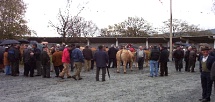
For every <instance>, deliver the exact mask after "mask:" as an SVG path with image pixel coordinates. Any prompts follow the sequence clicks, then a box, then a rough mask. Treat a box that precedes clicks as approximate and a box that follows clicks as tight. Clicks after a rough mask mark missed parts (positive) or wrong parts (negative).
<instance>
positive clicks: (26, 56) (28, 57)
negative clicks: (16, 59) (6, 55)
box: [23, 46, 36, 77]
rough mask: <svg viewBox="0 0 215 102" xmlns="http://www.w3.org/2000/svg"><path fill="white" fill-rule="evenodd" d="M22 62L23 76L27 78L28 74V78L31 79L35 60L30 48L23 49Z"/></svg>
mask: <svg viewBox="0 0 215 102" xmlns="http://www.w3.org/2000/svg"><path fill="white" fill-rule="evenodd" d="M23 61H24V76H28V75H29V72H30V77H33V76H34V66H35V64H36V58H35V56H34V51H33V49H32V48H31V47H30V46H28V48H26V49H24V52H23Z"/></svg>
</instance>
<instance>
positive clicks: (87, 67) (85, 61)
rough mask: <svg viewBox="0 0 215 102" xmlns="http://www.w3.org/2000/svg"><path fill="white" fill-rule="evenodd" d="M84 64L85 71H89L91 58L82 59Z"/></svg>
mask: <svg viewBox="0 0 215 102" xmlns="http://www.w3.org/2000/svg"><path fill="white" fill-rule="evenodd" d="M84 64H85V71H90V68H91V60H86V59H85V60H84Z"/></svg>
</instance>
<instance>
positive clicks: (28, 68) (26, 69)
mask: <svg viewBox="0 0 215 102" xmlns="http://www.w3.org/2000/svg"><path fill="white" fill-rule="evenodd" d="M24 65H25V67H24V75H25V76H28V74H29V72H30V76H31V77H33V76H34V65H33V63H24Z"/></svg>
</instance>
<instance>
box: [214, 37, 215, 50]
mask: <svg viewBox="0 0 215 102" xmlns="http://www.w3.org/2000/svg"><path fill="white" fill-rule="evenodd" d="M214 49H215V39H214Z"/></svg>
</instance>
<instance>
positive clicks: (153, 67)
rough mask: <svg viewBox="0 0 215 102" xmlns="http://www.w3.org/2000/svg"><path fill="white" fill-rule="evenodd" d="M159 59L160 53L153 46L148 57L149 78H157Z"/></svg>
mask: <svg viewBox="0 0 215 102" xmlns="http://www.w3.org/2000/svg"><path fill="white" fill-rule="evenodd" d="M159 57H160V51H159V50H158V48H157V46H153V48H152V50H151V53H150V56H149V60H150V61H149V63H150V75H149V77H154V76H155V77H157V76H158V60H159Z"/></svg>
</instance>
